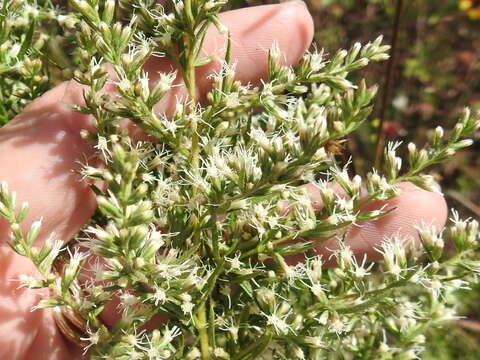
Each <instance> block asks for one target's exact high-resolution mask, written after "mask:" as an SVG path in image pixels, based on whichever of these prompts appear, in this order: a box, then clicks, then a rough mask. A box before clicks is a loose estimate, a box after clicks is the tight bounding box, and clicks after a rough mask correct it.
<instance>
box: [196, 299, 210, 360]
mask: <svg viewBox="0 0 480 360" xmlns="http://www.w3.org/2000/svg"><path fill="white" fill-rule="evenodd" d="M196 327H197V330H198V334H199V337H200V352H201V354H202V360H210V349H209V345H208V331H207V311H206V308H205V302H203V303H202V304H201V305H200V306H199V307H198V310H197V326H196Z"/></svg>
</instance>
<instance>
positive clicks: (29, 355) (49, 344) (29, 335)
mask: <svg viewBox="0 0 480 360" xmlns="http://www.w3.org/2000/svg"><path fill="white" fill-rule="evenodd" d="M0 263H1V264H2V272H1V279H0V299H1V301H0V318H1V319H2V320H1V322H0V334H2V336H0V359H8V360H22V359H33V358H34V359H39V360H62V359H71V360H76V359H80V357H79V356H78V354H74V352H75V350H74V349H71V348H70V347H69V346H68V344H66V342H65V340H64V339H63V337H62V335H61V334H60V333H59V332H58V330H57V328H56V326H55V321H54V318H53V314H52V312H51V310H50V309H40V310H35V311H32V307H33V306H35V305H37V304H38V301H39V300H40V298H41V296H43V297H46V296H47V295H48V292H47V291H45V290H36V291H32V290H30V289H26V288H19V285H20V282H19V281H18V279H19V277H20V276H21V275H23V276H25V275H28V276H33V277H38V276H39V275H38V273H37V271H36V270H35V267H34V265H33V264H32V263H31V262H30V260H29V259H27V258H24V257H22V256H20V255H17V254H12V252H11V250H10V248H8V247H5V246H3V247H0ZM33 354H35V355H33Z"/></svg>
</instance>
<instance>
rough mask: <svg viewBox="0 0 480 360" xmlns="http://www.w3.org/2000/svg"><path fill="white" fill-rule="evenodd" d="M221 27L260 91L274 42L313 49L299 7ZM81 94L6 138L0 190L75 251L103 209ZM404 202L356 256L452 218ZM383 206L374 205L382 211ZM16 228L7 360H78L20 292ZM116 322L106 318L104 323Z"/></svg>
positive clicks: (358, 235)
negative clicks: (84, 134) (76, 240)
mask: <svg viewBox="0 0 480 360" xmlns="http://www.w3.org/2000/svg"><path fill="white" fill-rule="evenodd" d="M221 18H222V22H223V23H224V24H225V25H226V26H227V27H228V28H230V29H231V32H232V37H233V46H234V47H233V54H232V55H233V58H234V59H235V61H236V62H237V79H238V80H241V81H242V82H245V83H246V82H259V80H260V79H261V78H262V77H264V76H265V74H266V69H267V52H266V49H269V48H270V47H271V45H272V43H273V42H274V41H277V43H278V44H279V48H280V50H281V51H282V52H283V53H284V54H285V63H287V64H295V63H296V62H297V61H298V60H299V59H300V58H301V56H302V55H303V53H304V51H305V50H306V49H307V48H308V46H309V44H310V42H311V40H312V37H313V24H312V19H311V17H310V16H309V14H308V11H307V9H306V8H305V7H304V6H303V5H302V3H299V2H292V3H287V4H284V5H272V6H262V7H255V8H249V9H242V10H237V11H233V12H228V13H225V14H223V15H222V17H221ZM223 45H224V39H223V36H222V35H220V34H218V33H216V31H215V30H214V29H212V31H210V33H209V36H208V39H207V41H206V44H205V47H204V49H205V52H206V53H208V54H211V53H214V52H220V49H222V48H223ZM172 67H173V65H172V64H171V63H170V62H168V61H166V60H165V59H158V58H155V59H152V60H151V61H150V63H149V66H148V71H149V72H151V73H152V75H154V74H155V73H156V72H158V71H170V70H171V69H172ZM215 67H218V64H209V65H207V66H205V67H203V68H201V69H200V70H199V74H198V86H199V92H200V93H206V92H207V91H208V88H209V82H208V80H207V75H208V74H210V73H211V72H212V71H214V70H215ZM184 93H185V88H184V87H181V86H179V87H176V88H175V90H174V91H172V92H171V93H169V94H168V95H167V96H166V97H165V98H164V99H163V100H162V102H161V104H160V105H159V109H160V110H163V111H165V112H166V113H167V114H168V113H169V112H170V111H171V110H172V108H173V106H174V104H175V101H176V96H179V95H181V94H184ZM81 99H82V88H81V86H79V85H77V84H75V83H73V82H68V83H63V84H61V85H59V86H58V87H56V88H54V89H52V90H51V91H49V92H48V93H46V94H45V95H43V96H42V97H40V98H39V99H37V100H36V101H34V102H33V103H32V104H30V105H29V106H28V107H27V108H26V109H25V111H24V112H23V113H22V114H21V115H19V116H17V117H16V118H15V119H14V120H13V121H12V122H11V123H9V124H8V125H7V126H5V127H3V128H1V129H0V164H1V165H0V181H5V182H7V183H8V184H9V185H10V188H11V189H12V190H14V191H16V192H17V194H18V198H19V200H20V201H28V203H29V204H30V213H29V216H28V218H27V220H26V222H25V224H24V226H25V228H29V226H30V225H31V223H32V222H33V221H35V220H38V219H39V218H40V217H43V227H42V232H41V234H40V235H39V237H38V242H42V241H45V239H46V238H47V237H48V236H49V235H50V234H51V233H52V232H54V233H55V237H56V238H58V239H64V240H66V241H68V240H69V239H70V238H71V237H72V236H73V235H74V234H75V233H76V232H77V231H78V230H79V229H80V228H81V227H82V226H83V225H84V224H85V223H86V222H87V221H88V219H89V218H90V216H91V215H92V213H93V211H94V209H95V207H96V204H95V197H94V194H93V193H92V192H91V190H90V189H89V187H88V185H87V184H85V183H82V182H81V181H80V179H79V176H78V175H77V174H75V173H74V172H73V171H72V170H75V169H78V168H79V165H78V162H85V161H87V160H91V159H92V156H93V153H94V151H93V149H92V148H90V146H89V145H88V144H87V143H86V142H85V141H84V140H83V139H82V138H81V137H80V130H81V129H83V128H88V127H89V119H88V118H87V117H85V116H83V115H80V114H79V113H76V112H75V111H73V110H71V107H70V105H71V104H77V103H80V102H81ZM401 188H402V189H403V192H402V194H401V195H400V196H399V197H398V198H396V199H394V200H391V201H389V202H388V206H390V207H392V206H393V207H396V210H395V211H394V212H392V213H391V214H389V215H387V216H385V217H384V218H381V219H379V220H377V221H375V222H370V223H364V224H361V225H362V226H361V227H353V228H352V229H351V231H350V232H349V234H348V236H347V243H348V244H349V245H350V246H351V247H352V250H354V251H355V253H356V254H357V255H362V254H365V253H366V254H369V255H371V258H372V259H373V254H374V251H373V248H374V247H375V246H376V245H378V244H379V243H380V241H381V240H382V238H384V237H385V236H389V235H391V234H394V233H397V232H401V234H402V235H404V236H412V237H415V236H416V235H415V234H416V231H415V230H414V228H413V224H414V223H417V222H419V221H421V220H423V221H425V222H429V223H434V224H436V225H437V226H439V227H440V226H442V225H443V223H444V221H445V218H446V206H445V202H444V200H443V197H442V196H440V195H438V194H435V193H429V192H426V191H423V190H421V189H419V188H417V187H415V186H413V185H412V184H402V185H401ZM309 190H310V191H311V197H312V200H313V201H317V200H319V195H318V193H316V191H315V188H314V187H309ZM384 204H385V203H380V202H377V203H374V204H370V205H369V207H370V208H379V207H381V206H383V205H384ZM8 239H9V228H8V226H7V224H6V222H5V221H3V220H0V241H2V245H3V246H2V247H1V248H0V264H1V267H0V276H1V277H2V281H1V282H0V319H1V320H0V329H1V334H2V337H1V338H0V358H1V359H9V360H16V359H30V358H32V357H34V358H35V359H38V360H42V359H52V360H53V359H76V358H80V357H81V351H79V349H77V348H76V347H74V346H72V345H71V344H70V343H68V342H66V341H65V340H64V338H63V337H62V335H61V333H60V332H59V331H58V329H57V328H56V325H55V321H54V318H53V314H52V311H51V310H48V309H46V310H37V311H34V312H31V311H30V309H31V308H32V306H34V305H35V304H36V303H37V302H38V298H39V296H41V293H40V294H39V293H34V292H32V291H30V290H25V289H17V287H18V282H17V281H15V280H14V279H18V277H19V276H20V275H22V274H27V275H33V276H35V275H36V271H35V268H34V266H33V265H32V264H31V263H30V262H29V260H28V259H26V258H23V257H21V256H19V255H17V254H15V253H13V252H12V250H11V249H10V248H9V247H8V246H7V241H8ZM334 247H335V243H333V242H332V241H329V242H327V243H326V244H324V245H323V246H322V247H321V248H319V249H318V252H319V253H324V254H327V253H328V250H327V248H328V249H333V248H334ZM108 316H110V317H111V316H112V314H110V315H107V314H105V321H106V322H111V321H112V319H111V318H110V319H109V318H107V317H108Z"/></svg>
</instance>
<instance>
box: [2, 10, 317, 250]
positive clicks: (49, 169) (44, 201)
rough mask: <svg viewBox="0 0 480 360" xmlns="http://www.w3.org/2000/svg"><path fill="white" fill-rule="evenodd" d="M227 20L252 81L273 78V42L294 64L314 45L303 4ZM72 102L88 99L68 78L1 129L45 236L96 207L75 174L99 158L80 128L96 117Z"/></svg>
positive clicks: (11, 174) (65, 233) (214, 39)
mask: <svg viewBox="0 0 480 360" xmlns="http://www.w3.org/2000/svg"><path fill="white" fill-rule="evenodd" d="M221 17H222V21H223V22H224V24H225V25H226V26H227V27H231V28H232V38H233V39H234V40H233V43H234V44H233V45H234V46H233V55H234V61H237V64H238V66H237V71H238V74H239V79H241V80H242V81H245V82H248V81H251V82H254V81H256V80H258V77H259V76H262V75H265V72H266V68H267V53H266V49H268V48H270V47H271V45H272V43H273V41H275V40H276V41H277V42H278V43H279V44H280V48H282V49H283V50H284V51H285V53H286V57H285V62H286V63H288V64H293V63H294V62H295V61H297V60H298V59H299V57H300V56H301V53H303V52H304V51H305V50H306V49H307V47H308V44H309V42H310V41H311V38H312V34H313V25H312V20H311V17H310V15H308V12H307V10H306V8H305V7H304V6H303V5H300V4H299V3H289V4H288V5H272V6H261V7H257V8H249V9H242V10H236V11H233V12H229V13H226V14H223V15H221ZM284 29H289V31H288V32H285V31H284ZM280 30H282V31H280ZM297 31H299V32H300V35H298V36H297V35H295V33H296V32H297ZM257 37H258V38H257ZM204 49H205V51H214V50H218V51H219V52H220V51H221V46H220V34H218V33H217V32H215V30H211V31H210V32H209V34H208V37H207V39H206V41H205V48H204ZM209 49H210V50H209ZM243 52H246V54H245V55H244V54H243ZM237 58H238V59H237ZM156 61H157V60H156ZM169 66H170V65H169V64H168V63H167V62H163V60H162V61H160V62H158V61H157V62H156V63H155V64H154V68H153V69H154V70H157V71H160V70H162V68H165V67H169ZM216 66H218V63H216V64H210V65H208V66H207V67H206V68H205V69H202V70H201V71H203V76H205V74H206V73H208V72H209V71H214V70H215V67H216ZM199 84H200V85H199V86H200V88H201V89H200V90H201V91H206V90H207V85H206V84H207V83H206V82H205V83H202V82H201V81H199ZM202 84H204V85H202ZM181 91H183V90H182V88H176V89H175V91H173V92H171V93H169V94H168V95H167V96H166V100H165V102H164V106H165V107H166V108H168V107H169V106H173V105H174V102H175V101H176V95H177V94H178V92H181ZM72 103H73V104H81V103H83V99H82V87H81V86H80V85H78V84H75V83H73V82H69V83H64V84H62V85H60V86H58V87H57V88H55V89H53V90H51V91H49V92H47V93H46V94H45V95H44V96H42V97H41V98H39V99H37V100H36V101H34V102H33V103H32V104H30V105H29V106H28V107H27V108H26V109H25V111H24V112H23V113H22V114H21V115H19V116H18V117H17V118H16V119H14V120H13V121H12V122H11V123H10V124H8V125H7V126H5V127H3V128H1V129H0V164H1V166H0V181H2V180H3V181H6V182H7V183H8V184H10V187H11V188H12V189H13V190H15V191H16V192H17V193H18V198H19V200H20V201H28V202H29V204H30V208H31V210H30V213H29V216H28V218H27V220H26V222H25V225H26V226H29V225H30V224H31V223H32V222H33V221H35V220H37V219H39V218H40V217H43V219H44V221H43V227H42V231H41V233H40V235H39V240H40V241H41V240H44V239H45V238H46V237H47V236H48V234H50V233H51V232H53V231H55V232H56V236H57V237H58V238H60V239H64V240H67V239H69V238H70V237H71V236H72V235H74V234H75V233H76V232H77V231H78V229H79V228H80V227H81V226H82V225H83V224H85V223H86V222H87V221H88V219H89V218H90V216H91V214H92V213H93V211H94V209H95V206H96V205H95V200H94V196H93V194H92V193H91V191H90V190H89V188H88V186H87V185H86V184H85V183H84V182H81V181H80V179H79V177H78V175H76V174H75V173H73V172H72V169H78V168H79V165H78V162H82V163H85V162H86V161H91V156H92V153H93V151H92V149H90V148H89V146H88V144H86V143H85V142H84V141H83V139H82V138H81V137H80V135H79V130H80V129H82V128H86V127H88V121H89V120H88V119H87V118H86V117H85V116H83V115H80V114H78V113H75V112H73V111H72V110H71V108H70V107H69V104H72ZM166 108H165V109H166ZM8 233H9V227H8V226H7V224H6V222H5V221H4V220H0V241H3V242H5V241H6V240H7V239H8Z"/></svg>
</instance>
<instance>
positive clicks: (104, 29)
mask: <svg viewBox="0 0 480 360" xmlns="http://www.w3.org/2000/svg"><path fill="white" fill-rule="evenodd" d="M70 5H71V7H72V12H70V13H68V15H66V16H68V19H71V24H72V31H73V32H74V34H75V38H76V45H77V49H76V50H75V54H76V55H75V59H76V60H75V61H77V62H78V69H77V70H76V71H75V72H74V77H75V79H76V80H77V81H78V82H79V83H81V84H83V85H85V86H86V90H85V92H84V99H85V105H83V106H77V107H76V110H77V111H79V112H81V113H83V114H89V115H91V117H93V118H94V120H95V130H94V131H86V130H84V131H83V132H82V135H83V136H84V138H85V139H86V140H87V141H90V142H91V143H92V145H93V146H94V147H95V149H97V155H98V158H99V159H100V160H101V162H102V164H101V166H98V167H93V166H88V165H85V166H84V167H83V170H82V175H83V176H84V177H85V179H88V180H101V181H102V182H103V183H105V185H106V188H105V189H100V188H96V187H94V190H95V191H96V193H97V194H98V196H97V201H98V207H99V208H98V216H97V218H96V219H95V221H94V222H93V223H92V224H90V225H88V226H87V227H86V228H85V229H83V231H82V233H81V234H80V235H79V238H78V239H77V240H78V242H79V243H80V245H81V246H73V247H69V248H68V250H65V249H63V250H62V247H61V243H60V242H58V241H56V240H55V239H53V238H52V239H51V240H50V241H47V242H46V243H45V244H44V245H43V247H42V248H36V247H34V242H35V239H36V237H37V235H38V232H39V229H40V227H41V222H40V221H39V222H36V223H34V224H33V225H32V227H31V229H30V230H29V231H27V232H24V231H22V229H21V227H20V224H21V223H22V221H23V220H24V219H25V217H26V214H27V212H28V206H26V205H22V206H21V207H20V208H19V207H17V204H16V198H15V193H14V192H11V191H9V190H8V186H7V184H4V183H3V184H2V185H1V187H0V215H1V216H3V217H4V218H5V219H7V221H8V222H9V223H10V224H11V228H12V241H11V246H12V248H13V250H14V251H16V252H17V253H19V254H21V255H23V256H26V257H28V258H30V259H31V260H32V262H33V263H34V264H35V265H36V266H37V268H38V270H39V272H40V274H41V276H42V277H41V278H39V279H37V278H30V277H24V278H22V282H23V285H24V286H27V287H30V288H33V289H36V288H49V289H50V290H51V291H52V294H53V295H52V297H51V298H49V299H44V300H42V301H41V302H40V303H39V304H38V306H37V308H46V307H53V308H56V309H57V310H58V309H63V311H64V314H68V316H67V315H65V316H66V319H64V321H65V322H66V323H65V324H66V325H65V329H68V330H69V331H72V332H73V333H71V334H70V335H71V337H73V338H74V339H75V340H76V341H77V342H80V343H81V344H82V345H83V346H84V347H85V349H88V350H89V351H90V353H91V355H92V358H95V359H103V358H114V359H127V358H128V359H130V358H133V359H199V358H201V359H202V360H206V359H234V360H240V359H243V360H247V359H325V358H327V359H344V358H352V357H353V358H359V359H415V358H417V357H418V356H420V354H421V353H422V351H423V350H424V348H425V341H426V339H425V336H424V335H423V334H424V333H425V332H426V331H427V330H428V329H431V328H435V327H437V326H440V325H443V324H445V322H446V321H450V320H453V319H456V315H455V314H456V308H457V296H458V291H459V290H462V289H465V288H468V287H469V286H470V284H472V283H474V282H475V281H476V279H477V274H478V272H479V271H480V259H479V258H478V252H476V250H477V249H478V247H479V234H478V222H477V221H475V220H471V219H469V220H461V219H460V218H459V216H458V214H457V213H456V212H452V217H451V220H450V223H449V225H448V227H447V228H446V229H445V230H443V229H436V228H435V227H432V226H430V225H429V224H417V225H418V233H419V236H420V239H421V243H422V246H421V248H420V249H419V248H416V247H415V246H414V245H413V239H410V238H402V237H400V236H398V237H394V238H390V239H384V241H383V242H382V245H381V247H379V248H378V249H376V250H377V252H379V253H380V254H381V255H382V256H383V260H382V261H381V262H379V263H378V264H370V263H368V262H367V259H366V258H365V259H357V258H355V257H354V256H353V253H352V251H351V249H350V248H349V247H348V246H347V245H345V243H344V242H343V238H344V234H345V232H346V231H347V230H348V228H349V227H350V226H352V225H359V224H361V223H362V222H365V221H372V220H375V219H377V218H379V217H381V216H384V215H385V214H387V213H389V212H391V211H394V209H389V208H383V209H380V210H375V211H367V210H364V209H365V205H367V204H369V203H371V202H373V201H377V200H386V199H391V198H393V197H395V196H397V195H398V193H399V188H398V187H397V185H398V183H399V182H402V181H411V182H413V183H415V184H417V185H418V186H420V187H422V188H424V189H427V190H430V191H438V190H437V188H436V185H435V183H434V181H433V178H432V177H431V176H430V175H426V174H423V173H422V171H424V170H425V169H426V168H427V167H429V166H431V165H434V164H437V163H440V162H443V161H445V160H447V159H449V158H451V157H452V156H453V155H454V154H455V153H456V152H457V151H458V150H460V149H462V148H464V147H467V146H469V145H471V144H472V141H471V140H469V139H464V137H466V136H467V137H468V136H471V135H472V134H473V133H474V132H475V130H477V129H478V128H479V127H480V119H479V117H478V115H476V114H472V113H471V111H470V110H468V109H465V110H464V112H463V114H462V116H461V117H460V119H459V120H458V122H457V123H456V125H455V126H454V127H453V129H452V130H451V131H449V132H448V134H447V136H446V135H445V134H444V130H443V128H441V127H437V128H436V129H435V130H434V131H433V132H432V136H431V142H430V145H427V146H426V147H424V148H421V149H419V148H417V146H415V145H414V144H413V143H410V144H408V146H406V147H405V148H406V150H405V151H406V153H407V155H406V156H405V159H402V158H401V157H399V156H398V155H397V150H398V149H399V148H400V146H401V144H400V143H390V144H389V145H388V146H387V147H386V148H385V155H384V167H383V169H375V170H372V171H370V172H368V174H367V175H366V176H365V177H364V178H362V177H361V176H360V175H355V176H350V175H349V170H350V163H349V162H348V161H347V162H345V161H344V160H343V159H342V158H341V157H338V156H336V155H335V153H332V152H331V151H330V150H329V149H330V146H329V145H331V144H332V143H335V142H337V141H340V140H342V139H345V138H346V137H347V135H349V134H351V133H353V132H355V131H356V130H357V129H358V127H359V126H360V125H361V124H362V123H363V122H365V121H366V120H367V119H368V116H369V115H370V113H371V111H372V102H373V99H374V96H375V94H376V90H377V89H376V87H368V86H367V85H366V83H365V81H363V80H359V81H356V80H354V79H353V78H352V76H351V74H350V73H351V72H354V71H356V70H359V69H361V68H363V67H365V66H366V65H368V64H369V63H371V62H376V61H382V60H385V59H386V58H387V57H388V56H387V54H386V52H387V50H388V47H387V46H385V45H382V39H381V37H379V38H377V39H376V40H375V41H373V42H371V43H367V44H365V45H363V46H362V45H360V44H359V43H355V44H354V45H353V46H352V47H351V48H350V49H349V50H340V51H338V52H336V53H335V54H334V55H333V56H331V57H327V56H326V55H325V53H324V52H323V51H315V52H312V53H308V54H305V56H304V58H303V60H302V61H301V63H300V64H299V65H298V66H297V67H295V68H291V67H288V66H284V65H281V62H280V57H281V54H280V53H279V50H278V49H277V48H276V47H273V48H272V49H271V50H270V52H269V70H268V78H267V79H265V81H264V83H263V84H262V85H261V86H258V87H253V86H251V85H245V84H240V83H239V82H237V81H235V80H234V74H235V65H234V64H233V63H232V62H231V59H230V53H229V51H228V50H227V51H226V55H225V59H224V61H223V64H222V67H221V69H220V70H219V71H218V72H217V73H216V74H215V75H214V76H213V78H212V83H213V85H212V90H211V91H210V92H209V94H208V95H207V96H206V99H205V100H204V101H203V102H200V101H198V94H197V93H196V84H195V80H196V77H195V71H196V69H197V68H198V67H200V66H203V65H205V64H207V63H209V62H211V61H213V59H211V58H208V57H207V58H200V57H199V54H200V49H201V46H202V43H203V39H204V36H205V34H206V31H207V29H208V27H209V26H216V28H217V29H218V31H220V32H221V33H223V34H225V38H226V43H227V49H229V48H230V41H229V39H228V29H226V28H225V27H224V25H222V24H221V23H220V22H219V20H218V17H217V14H218V12H219V11H220V9H221V7H222V6H223V5H224V3H223V2H221V1H213V0H208V1H205V0H185V1H184V2H182V1H178V2H176V3H175V6H174V7H173V9H172V12H170V13H167V12H166V11H165V9H164V8H163V7H162V6H161V5H159V4H157V2H155V1H136V0H131V1H127V0H122V1H118V2H116V1H114V0H106V1H102V2H100V1H98V0H88V1H86V0H71V1H70ZM134 9H137V10H138V12H136V15H135V16H133V10H134ZM19 39H20V40H18V41H25V39H23V38H22V36H20V37H19ZM22 39H23V40H22ZM163 54H164V55H165V56H167V57H169V58H170V59H171V60H173V61H174V63H175V64H176V65H177V67H178V71H179V73H181V75H182V76H183V80H184V82H185V85H186V87H187V89H188V100H187V101H186V102H177V104H176V107H175V110H174V113H173V115H172V116H171V117H167V116H166V115H165V114H162V113H158V112H157V111H156V107H155V105H156V104H157V103H158V102H159V101H160V100H161V99H162V98H163V97H164V96H165V94H166V93H167V92H168V91H169V90H170V89H171V88H172V87H173V86H175V85H174V84H175V81H176V76H177V74H175V73H161V74H160V75H159V80H158V81H157V82H156V84H155V85H154V86H151V82H150V79H149V74H148V73H147V72H145V71H144V70H143V65H144V64H145V62H146V61H147V59H148V58H150V57H151V56H161V55H163ZM18 60H19V61H21V59H20V58H18ZM10 67H12V66H11V65H10ZM13 68H15V66H13ZM19 81H20V82H23V81H24V80H19ZM108 82H114V85H115V86H114V87H115V91H112V90H107V89H106V84H107V83H108ZM29 91H31V92H32V93H33V91H34V90H32V89H30V90H29ZM37 95H38V94H37ZM10 97H11V96H10ZM14 98H16V96H14ZM123 118H127V119H129V120H131V121H133V122H134V123H135V124H136V125H137V126H138V127H140V128H141V129H142V130H143V131H144V132H146V133H147V134H148V135H150V137H151V139H154V140H152V141H139V140H138V139H132V138H131V137H130V136H129V134H128V131H127V130H126V129H125V128H124V127H122V125H121V120H122V119H123ZM306 183H314V184H315V187H316V189H317V191H318V192H319V194H320V195H321V198H322V204H321V205H323V206H322V207H321V209H318V208H319V207H320V204H312V202H311V200H310V199H309V197H308V194H307V193H306V191H305V188H304V187H302V186H301V185H303V184H306ZM332 183H336V184H338V187H339V188H341V189H342V194H336V193H335V192H334V190H333V188H332ZM362 184H365V189H363V186H362ZM333 237H338V239H339V248H338V249H337V250H336V251H335V252H334V255H333V256H334V260H335V261H336V264H337V267H335V268H326V266H325V265H326V264H327V263H328V262H331V261H332V259H326V258H322V257H321V256H317V255H315V252H314V251H313V248H314V247H315V246H317V245H319V244H321V243H322V242H324V241H325V240H327V239H330V238H333ZM447 239H448V240H450V241H451V243H452V246H453V248H452V249H446V246H445V242H446V241H447ZM298 254H300V255H303V258H304V261H302V262H300V263H295V262H292V260H291V256H292V255H298ZM62 255H68V256H66V258H67V259H66V261H65V264H64V266H61V267H58V266H56V265H57V264H56V260H55V259H57V258H58V257H59V256H62ZM91 255H95V256H97V257H98V258H99V259H101V261H99V263H98V265H96V266H94V272H95V278H94V279H93V278H92V279H89V280H87V283H86V284H85V279H80V278H79V272H80V270H81V268H82V267H83V266H84V265H85V264H86V263H87V259H89V257H90V256H91ZM82 281H83V283H82ZM112 297H118V298H119V301H120V305H119V308H120V309H121V314H120V320H119V322H118V323H117V324H116V325H115V326H113V327H107V326H106V325H105V324H103V323H102V321H101V320H100V318H99V314H100V313H101V312H102V311H103V310H104V307H105V306H106V304H107V303H108V302H109V301H110V300H111V299H112ZM159 314H161V315H163V318H165V317H168V319H167V320H163V321H162V323H161V324H160V325H157V326H156V327H155V328H154V329H147V328H144V325H146V324H148V323H149V321H150V320H152V319H153V318H154V317H155V316H157V315H159ZM79 323H80V325H78V324H79ZM74 324H75V326H74ZM65 331H67V330H65Z"/></svg>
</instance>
